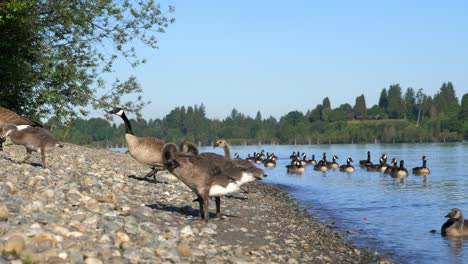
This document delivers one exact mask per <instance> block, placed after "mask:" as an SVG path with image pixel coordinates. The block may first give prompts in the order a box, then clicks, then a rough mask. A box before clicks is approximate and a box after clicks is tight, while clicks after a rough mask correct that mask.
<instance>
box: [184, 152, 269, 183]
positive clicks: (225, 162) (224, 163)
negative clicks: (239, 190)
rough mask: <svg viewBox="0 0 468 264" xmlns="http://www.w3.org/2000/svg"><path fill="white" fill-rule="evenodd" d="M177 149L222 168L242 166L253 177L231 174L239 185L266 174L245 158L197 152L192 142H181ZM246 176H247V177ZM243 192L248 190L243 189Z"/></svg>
mask: <svg viewBox="0 0 468 264" xmlns="http://www.w3.org/2000/svg"><path fill="white" fill-rule="evenodd" d="M179 149H180V152H181V153H190V154H192V155H198V156H200V157H202V158H204V159H207V160H209V161H210V162H211V163H213V164H214V165H216V166H218V167H220V168H222V169H225V170H226V169H231V168H234V167H242V168H245V169H247V170H248V171H249V172H250V173H251V174H252V175H253V177H250V176H249V175H244V174H238V175H234V176H231V177H232V178H233V179H234V180H235V181H236V182H237V183H238V184H239V185H242V184H244V183H248V182H251V181H254V180H261V179H263V178H264V177H266V176H267V175H266V174H265V173H264V172H263V170H262V169H260V168H257V166H255V165H254V164H252V162H250V161H246V160H231V159H227V158H226V157H224V156H221V155H218V154H216V153H211V152H204V153H198V149H197V147H196V146H195V145H194V144H191V143H181V144H180V145H179ZM247 176H248V177H247ZM243 190H244V189H243ZM244 191H245V192H248V190H244Z"/></svg>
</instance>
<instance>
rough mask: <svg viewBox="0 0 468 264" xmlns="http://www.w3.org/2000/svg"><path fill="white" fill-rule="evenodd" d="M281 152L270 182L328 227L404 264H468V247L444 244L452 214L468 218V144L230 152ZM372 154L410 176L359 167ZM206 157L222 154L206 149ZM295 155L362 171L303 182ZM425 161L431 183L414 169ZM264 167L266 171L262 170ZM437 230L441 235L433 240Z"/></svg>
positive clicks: (315, 175)
mask: <svg viewBox="0 0 468 264" xmlns="http://www.w3.org/2000/svg"><path fill="white" fill-rule="evenodd" d="M260 149H264V150H265V151H266V152H274V153H275V154H276V155H277V156H278V157H279V160H278V161H277V166H276V168H274V169H267V168H264V170H265V173H266V174H268V177H267V178H266V179H265V180H264V182H265V183H269V184H273V185H280V186H282V187H286V188H287V190H288V191H289V192H290V194H291V195H292V197H294V198H295V199H296V200H297V201H298V202H299V204H300V205H301V206H303V207H304V208H306V209H307V210H308V212H310V213H311V214H314V215H317V216H318V217H319V218H320V220H321V221H322V222H326V223H333V225H334V226H336V227H337V228H338V229H340V230H352V231H354V232H356V233H354V234H352V235H350V236H349V239H351V240H353V241H355V244H356V245H358V246H361V247H369V248H371V249H374V250H377V251H379V252H381V253H382V254H383V255H384V256H385V257H387V258H390V259H392V260H394V261H396V262H402V263H468V240H460V239H459V240H453V239H447V238H444V237H441V235H440V227H441V225H442V224H443V223H444V222H445V220H446V219H445V218H444V216H445V215H446V214H447V213H448V211H449V210H450V208H453V207H458V208H460V209H462V211H464V212H465V215H467V217H468V172H467V171H468V144H467V143H457V144H389V145H374V144H369V145H358V144H353V145H351V144H350V145H296V146H291V145H286V146H270V145H264V146H247V147H240V146H231V152H232V154H234V153H236V152H238V153H239V154H240V156H241V157H243V158H245V157H247V154H248V153H253V152H258V151H260ZM368 150H369V151H371V154H372V161H373V162H375V163H376V162H378V158H379V157H380V155H381V154H382V153H386V154H387V155H388V158H389V162H388V163H390V160H391V158H393V157H396V158H398V159H399V160H401V159H403V160H404V161H405V167H406V168H408V170H409V171H410V175H409V176H408V177H407V178H406V179H404V180H403V181H402V180H400V179H394V178H392V177H390V176H389V175H385V174H382V173H379V172H368V171H366V170H365V169H361V168H359V160H364V159H366V155H367V151H368ZM200 151H201V152H205V151H210V152H216V153H219V154H223V152H222V150H221V149H213V148H212V147H205V148H201V149H200ZM293 151H300V152H305V153H306V154H307V156H308V157H309V158H310V156H311V154H315V156H316V159H317V160H318V159H320V158H321V156H322V153H323V152H326V153H327V156H328V157H329V159H331V157H332V156H333V155H337V156H338V157H339V158H340V159H339V160H338V163H340V164H343V163H345V162H346V158H347V157H352V158H353V160H354V166H355V167H356V172H355V173H353V174H347V173H343V172H339V171H328V172H325V173H322V172H318V171H314V170H313V168H312V167H311V166H308V167H306V171H305V173H304V174H302V175H288V174H287V173H286V168H285V166H286V165H287V164H288V163H289V156H290V155H291V153H292V152H293ZM422 155H426V157H427V160H428V164H427V165H428V167H429V168H430V169H431V174H430V175H429V176H427V177H426V178H425V177H422V176H415V175H413V174H411V168H413V167H416V166H421V164H422V161H421V156H422ZM259 166H260V167H263V166H262V165H261V164H260V165H259ZM431 230H436V231H437V232H436V233H431V232H430V231H431ZM465 258H466V260H465Z"/></svg>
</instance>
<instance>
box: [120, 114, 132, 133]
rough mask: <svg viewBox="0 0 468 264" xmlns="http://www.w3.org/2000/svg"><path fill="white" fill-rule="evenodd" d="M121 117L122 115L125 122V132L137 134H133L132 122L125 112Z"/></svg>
mask: <svg viewBox="0 0 468 264" xmlns="http://www.w3.org/2000/svg"><path fill="white" fill-rule="evenodd" d="M120 117H122V119H123V121H124V123H125V133H126V134H130V135H135V134H133V131H132V125H131V124H130V121H128V118H127V116H126V115H125V112H124V113H122V115H121V116H120Z"/></svg>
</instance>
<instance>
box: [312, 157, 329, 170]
mask: <svg viewBox="0 0 468 264" xmlns="http://www.w3.org/2000/svg"><path fill="white" fill-rule="evenodd" d="M324 154H325V153H324ZM314 170H316V171H328V167H327V161H326V160H325V159H322V160H320V161H319V162H318V163H317V165H315V166H314Z"/></svg>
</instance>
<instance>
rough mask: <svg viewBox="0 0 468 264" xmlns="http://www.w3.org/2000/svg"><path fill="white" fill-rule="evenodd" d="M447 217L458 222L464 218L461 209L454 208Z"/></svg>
mask: <svg viewBox="0 0 468 264" xmlns="http://www.w3.org/2000/svg"><path fill="white" fill-rule="evenodd" d="M445 217H447V218H449V219H454V220H458V219H461V218H463V215H462V212H461V210H460V209H458V208H452V209H450V212H449V213H448V214H447V215H446V216H445Z"/></svg>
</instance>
